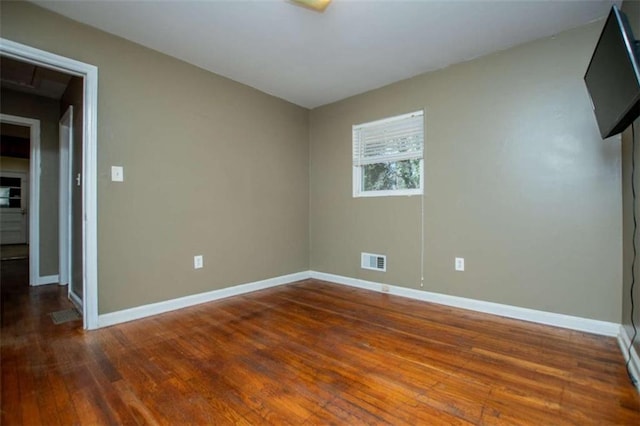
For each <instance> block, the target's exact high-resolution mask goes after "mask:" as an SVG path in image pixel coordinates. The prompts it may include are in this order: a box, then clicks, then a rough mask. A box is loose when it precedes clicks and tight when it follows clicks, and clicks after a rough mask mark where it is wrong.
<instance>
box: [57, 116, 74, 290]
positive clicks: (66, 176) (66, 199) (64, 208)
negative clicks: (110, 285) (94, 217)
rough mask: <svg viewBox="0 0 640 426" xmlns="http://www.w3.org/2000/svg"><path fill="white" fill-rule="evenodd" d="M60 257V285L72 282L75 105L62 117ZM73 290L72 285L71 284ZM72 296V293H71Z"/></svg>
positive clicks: (59, 192) (70, 288)
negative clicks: (72, 149)
mask: <svg viewBox="0 0 640 426" xmlns="http://www.w3.org/2000/svg"><path fill="white" fill-rule="evenodd" d="M59 133H60V156H59V158H60V178H59V183H60V188H59V191H58V194H59V209H60V211H59V214H58V218H59V224H58V227H59V240H58V241H59V250H58V253H59V259H60V265H59V270H60V281H59V283H60V285H66V284H70V283H71V274H70V271H71V229H72V228H71V207H70V206H71V196H70V193H71V165H72V164H71V161H72V157H71V147H72V146H73V143H72V140H73V106H70V107H69V108H68V109H67V111H66V112H65V113H64V115H63V116H62V118H61V119H60V132H59ZM69 292H70V293H71V292H72V286H69ZM70 296H71V294H70Z"/></svg>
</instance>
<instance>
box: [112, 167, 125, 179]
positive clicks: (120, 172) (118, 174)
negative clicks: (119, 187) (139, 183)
mask: <svg viewBox="0 0 640 426" xmlns="http://www.w3.org/2000/svg"><path fill="white" fill-rule="evenodd" d="M111 182H124V169H123V167H122V166H111Z"/></svg>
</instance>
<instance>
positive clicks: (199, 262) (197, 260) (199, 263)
mask: <svg viewBox="0 0 640 426" xmlns="http://www.w3.org/2000/svg"><path fill="white" fill-rule="evenodd" d="M203 266H204V262H203V259H202V255H197V256H193V269H200V268H202V267H203Z"/></svg>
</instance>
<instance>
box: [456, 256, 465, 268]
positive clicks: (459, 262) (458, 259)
mask: <svg viewBox="0 0 640 426" xmlns="http://www.w3.org/2000/svg"><path fill="white" fill-rule="evenodd" d="M455 267H456V271H464V257H456V264H455Z"/></svg>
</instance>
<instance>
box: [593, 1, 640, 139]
mask: <svg viewBox="0 0 640 426" xmlns="http://www.w3.org/2000/svg"><path fill="white" fill-rule="evenodd" d="M638 50H639V48H638V42H637V41H636V40H635V38H634V36H633V33H632V31H631V26H630V25H629V21H628V20H627V17H626V15H625V14H624V13H622V12H621V11H620V9H618V7H617V6H615V5H614V6H613V7H612V8H611V12H610V13H609V17H608V18H607V22H606V23H605V24H604V28H603V29H602V33H601V34H600V39H599V40H598V44H597V45H596V48H595V51H594V52H593V56H592V57H591V62H589V67H588V68H587V72H586V74H585V76H584V81H585V83H586V85H587V90H588V91H589V95H590V96H591V102H592V104H593V110H594V113H595V116H596V121H597V123H598V128H599V129H600V134H601V135H602V138H603V139H604V138H608V137H610V136H613V135H616V134H618V133H620V132H622V131H623V130H624V129H626V128H627V127H629V125H630V124H631V123H633V120H635V119H636V118H637V117H638V115H640V65H639V63H640V53H639V52H638Z"/></svg>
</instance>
